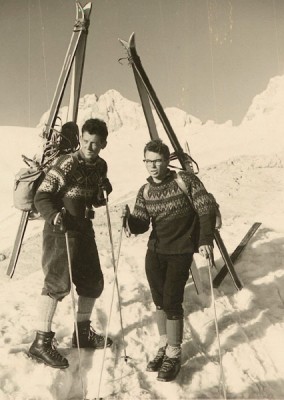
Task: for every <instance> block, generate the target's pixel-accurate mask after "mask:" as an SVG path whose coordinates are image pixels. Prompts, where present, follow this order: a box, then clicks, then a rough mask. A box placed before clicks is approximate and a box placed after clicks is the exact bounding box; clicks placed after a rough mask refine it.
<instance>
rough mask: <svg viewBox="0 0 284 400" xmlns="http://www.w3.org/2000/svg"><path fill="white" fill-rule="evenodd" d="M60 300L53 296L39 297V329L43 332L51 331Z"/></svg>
mask: <svg viewBox="0 0 284 400" xmlns="http://www.w3.org/2000/svg"><path fill="white" fill-rule="evenodd" d="M57 303H58V300H56V299H53V298H52V297H49V296H46V295H42V296H40V299H39V307H38V311H39V318H38V322H37V330H39V331H42V332H51V324H52V320H53V317H54V314H55V310H56V307H57Z"/></svg>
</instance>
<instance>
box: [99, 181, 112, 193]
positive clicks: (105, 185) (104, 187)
mask: <svg viewBox="0 0 284 400" xmlns="http://www.w3.org/2000/svg"><path fill="white" fill-rule="evenodd" d="M99 188H100V189H101V190H102V191H105V192H107V195H109V194H110V193H111V192H112V186H111V183H110V181H109V180H108V178H102V179H101V181H100V183H99Z"/></svg>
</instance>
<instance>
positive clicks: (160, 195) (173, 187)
mask: <svg viewBox="0 0 284 400" xmlns="http://www.w3.org/2000/svg"><path fill="white" fill-rule="evenodd" d="M180 175H181V177H182V180H183V181H184V183H185V185H186V187H187V192H188V194H189V195H190V198H191V200H192V204H191V202H190V201H189V199H188V197H187V196H186V195H185V194H184V192H183V191H182V190H181V189H180V187H179V186H178V184H177V183H176V181H175V172H174V171H171V170H168V173H167V175H166V177H165V179H164V180H163V181H162V182H161V183H155V182H154V181H153V179H152V178H151V177H149V178H148V182H149V184H148V186H149V187H148V188H147V190H145V186H146V185H147V184H146V185H143V186H142V187H141V188H140V190H139V192H138V195H137V198H136V203H135V206H134V210H133V213H132V214H131V215H130V217H129V219H128V224H129V228H130V231H131V232H132V233H134V234H139V233H144V232H146V231H147V230H148V229H149V226H150V224H152V231H151V234H150V237H149V241H148V248H149V249H150V250H153V251H156V252H157V253H161V254H184V253H192V252H194V251H197V246H201V245H205V244H207V245H213V235H214V227H215V218H214V215H215V208H216V202H215V200H214V198H213V196H212V195H210V194H209V193H208V192H207V191H206V189H205V187H204V185H203V184H202V182H201V181H200V180H199V179H198V178H197V176H196V175H195V174H193V173H191V172H187V171H182V172H180ZM192 205H193V206H194V209H195V211H196V212H195V211H194V210H193V206H192ZM196 213H197V214H198V217H197V216H196ZM196 223H197V224H198V223H199V225H200V229H198V225H196ZM199 232H200V233H199ZM198 236H199V237H198ZM196 242H198V243H196Z"/></svg>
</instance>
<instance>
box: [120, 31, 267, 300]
mask: <svg viewBox="0 0 284 400" xmlns="http://www.w3.org/2000/svg"><path fill="white" fill-rule="evenodd" d="M119 41H120V43H121V44H122V45H123V47H124V48H125V49H126V51H127V58H128V61H129V63H130V65H131V66H132V70H133V73H134V78H135V82H136V85H137V89H138V93H139V96H140V100H141V104H142V108H143V112H144V115H145V118H146V122H147V126H148V130H149V133H150V137H151V139H158V138H159V135H158V131H157V127H156V123H155V120H154V116H153V111H152V107H151V103H152V105H153V107H154V109H155V111H156V113H157V115H158V117H159V119H160V121H161V123H162V125H163V127H164V129H165V132H166V134H167V136H168V138H169V140H170V142H171V145H172V147H173V149H174V155H175V157H176V158H177V159H178V160H179V162H180V165H181V167H182V168H183V169H184V170H191V171H192V170H193V166H192V162H193V160H192V159H191V157H190V156H189V155H188V154H186V153H185V152H184V151H183V149H182V147H181V145H180V143H179V141H178V138H177V136H176V134H175V132H174V130H173V128H172V126H171V124H170V121H169V119H168V117H167V115H166V114H165V111H164V109H163V107H162V105H161V103H160V101H159V99H158V97H157V95H156V93H155V91H154V89H153V87H152V85H151V83H150V80H149V78H148V76H147V74H146V72H145V70H144V68H143V66H142V63H141V60H140V57H139V56H138V54H137V50H136V45H135V35H134V33H132V35H131V36H130V39H129V41H128V42H126V41H125V40H121V39H119ZM259 226H260V223H255V224H254V225H253V226H252V227H251V228H250V230H249V231H248V233H247V234H246V236H245V237H244V238H243V240H242V241H241V243H240V245H239V246H238V247H237V248H236V250H235V251H234V252H233V254H232V256H231V257H230V256H229V254H228V252H227V249H226V246H225V244H224V242H223V240H222V238H221V235H220V232H219V231H218V230H215V233H214V239H215V242H216V244H217V246H218V248H219V251H220V253H221V256H222V258H223V260H224V263H225V265H224V266H223V268H222V269H221V271H220V272H219V273H218V275H217V276H216V277H215V279H214V282H213V284H214V287H219V285H220V284H221V282H222V281H223V279H224V277H225V276H226V275H227V273H228V272H229V274H230V276H231V278H232V280H233V283H234V285H235V287H236V289H237V290H241V289H242V287H243V285H242V282H241V281H240V279H239V277H238V275H237V273H236V271H235V269H234V266H233V262H235V261H236V259H237V258H238V257H239V255H240V254H241V252H242V251H243V250H244V248H245V246H246V245H247V243H248V241H249V239H250V238H251V237H252V236H253V235H254V233H255V232H256V231H257V229H258V228H259ZM191 273H192V278H193V281H194V284H195V288H196V291H197V293H201V292H202V285H201V281H200V278H199V273H198V270H197V268H196V266H195V264H194V263H193V264H192V266H191Z"/></svg>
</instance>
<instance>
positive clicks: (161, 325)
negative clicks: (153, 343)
mask: <svg viewBox="0 0 284 400" xmlns="http://www.w3.org/2000/svg"><path fill="white" fill-rule="evenodd" d="M155 317H156V322H157V326H158V332H159V335H160V340H159V349H160V348H161V347H165V346H166V344H167V326H166V324H167V316H166V313H165V311H164V310H162V309H160V308H157V309H156V314H155Z"/></svg>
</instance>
